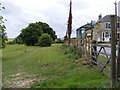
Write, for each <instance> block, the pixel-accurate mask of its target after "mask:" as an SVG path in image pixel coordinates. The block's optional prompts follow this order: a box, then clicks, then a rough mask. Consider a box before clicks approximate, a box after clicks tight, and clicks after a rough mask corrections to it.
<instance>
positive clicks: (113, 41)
mask: <svg viewBox="0 0 120 90" xmlns="http://www.w3.org/2000/svg"><path fill="white" fill-rule="evenodd" d="M115 16H116V15H111V17H110V18H111V36H112V37H111V79H112V83H111V84H112V87H116V80H117V76H116V74H117V72H116V71H117V70H116V33H115V30H116V28H115V25H116V22H115V19H116V18H115Z"/></svg>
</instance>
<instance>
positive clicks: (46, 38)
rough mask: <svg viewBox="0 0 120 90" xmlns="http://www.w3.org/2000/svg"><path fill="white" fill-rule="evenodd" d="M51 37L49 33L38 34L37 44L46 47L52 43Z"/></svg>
mask: <svg viewBox="0 0 120 90" xmlns="http://www.w3.org/2000/svg"><path fill="white" fill-rule="evenodd" d="M52 41H53V40H52V38H51V37H50V35H49V34H47V33H44V34H42V35H41V36H40V38H39V40H38V45H39V46H41V47H47V46H51V44H52Z"/></svg>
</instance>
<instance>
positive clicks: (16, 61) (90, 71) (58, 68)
mask: <svg viewBox="0 0 120 90" xmlns="http://www.w3.org/2000/svg"><path fill="white" fill-rule="evenodd" d="M60 47H61V45H60V44H54V45H52V47H27V52H25V46H24V45H7V47H6V48H5V49H4V50H3V57H2V70H3V87H4V88H8V87H11V88H29V87H32V88H99V87H109V79H108V78H107V77H105V76H103V75H102V74H101V73H99V72H98V71H96V70H95V69H94V68H92V67H91V66H83V65H82V64H81V60H82V59H79V60H76V61H74V60H72V59H70V58H68V55H65V54H64V52H63V51H62V49H61V48H60Z"/></svg>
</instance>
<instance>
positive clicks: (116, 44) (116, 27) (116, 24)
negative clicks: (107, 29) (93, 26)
mask: <svg viewBox="0 0 120 90" xmlns="http://www.w3.org/2000/svg"><path fill="white" fill-rule="evenodd" d="M114 4H115V33H116V45H117V2H116V1H115V3H114Z"/></svg>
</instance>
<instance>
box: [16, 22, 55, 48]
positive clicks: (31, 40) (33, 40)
mask: <svg viewBox="0 0 120 90" xmlns="http://www.w3.org/2000/svg"><path fill="white" fill-rule="evenodd" d="M43 33H48V34H49V35H50V37H51V38H52V39H53V40H55V39H57V36H56V35H55V31H53V29H52V28H51V27H50V26H49V25H48V24H47V23H43V22H36V23H31V24H29V26H28V27H26V28H24V29H22V30H21V33H20V35H19V36H18V37H17V38H16V40H22V42H23V43H24V44H26V45H28V46H34V45H37V44H38V39H39V37H40V36H41V35H42V34H43Z"/></svg>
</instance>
